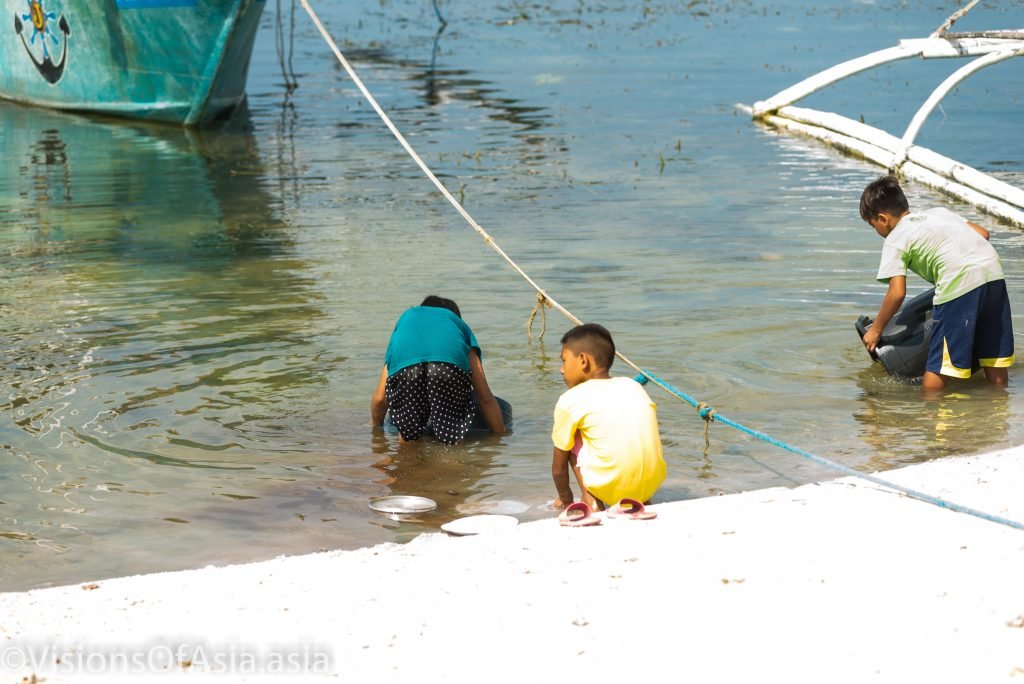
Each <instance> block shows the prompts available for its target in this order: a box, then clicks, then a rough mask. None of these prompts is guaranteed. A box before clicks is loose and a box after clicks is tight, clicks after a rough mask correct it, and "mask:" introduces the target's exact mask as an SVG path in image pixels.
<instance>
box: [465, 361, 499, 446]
mask: <svg viewBox="0 0 1024 684" xmlns="http://www.w3.org/2000/svg"><path fill="white" fill-rule="evenodd" d="M469 370H470V379H471V380H472V381H473V391H474V392H476V398H477V400H479V402H480V413H482V414H483V417H484V422H485V423H487V428H488V429H489V430H490V431H491V432H493V433H494V434H496V435H503V434H505V417H504V416H503V415H501V406H499V405H498V400H497V399H495V398H494V394H493V393H492V392H491V388H490V386H489V385H488V384H487V376H486V375H484V365H483V362H481V361H480V355H479V354H477V352H476V350H475V349H470V350H469Z"/></svg>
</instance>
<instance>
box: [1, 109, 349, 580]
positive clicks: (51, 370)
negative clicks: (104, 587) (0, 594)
mask: <svg viewBox="0 0 1024 684" xmlns="http://www.w3.org/2000/svg"><path fill="white" fill-rule="evenodd" d="M250 130H251V124H250V122H249V120H248V113H247V112H246V111H245V110H244V109H243V110H241V111H239V112H238V113H237V114H236V116H235V117H233V118H232V119H231V120H229V121H228V122H226V123H225V124H224V126H223V128H221V129H219V130H215V131H203V132H193V131H188V130H182V129H177V128H169V127H160V126H146V125H143V124H130V125H129V124H125V123H123V122H120V123H107V122H104V121H98V120H94V119H86V118H82V117H78V116H73V115H66V114H60V113H55V112H49V111H46V110H38V109H29V108H23V107H18V106H14V105H0V151H2V159H3V160H4V162H5V163H4V164H3V165H2V166H0V189H2V190H3V193H2V196H3V197H4V198H5V200H4V205H3V206H2V209H0V252H2V254H3V260H4V271H5V275H4V279H3V281H2V282H0V307H2V309H3V314H4V315H3V316H2V318H0V335H2V336H3V339H4V340H5V345H4V348H3V371H4V372H3V374H2V376H0V413H2V414H3V415H4V416H5V420H4V421H2V423H0V445H2V450H3V451H2V453H3V454H4V458H3V460H2V462H0V483H2V485H3V486H2V489H0V493H2V495H0V503H2V508H0V536H2V537H3V538H4V539H5V540H7V542H6V544H5V545H6V546H7V547H8V548H6V549H5V550H4V553H5V560H8V561H10V563H12V564H15V563H17V562H18V559H25V560H26V562H30V563H32V564H33V565H35V566H40V567H43V568H44V570H42V571H40V572H38V573H35V574H33V575H32V577H31V581H33V582H35V583H37V584H38V583H45V582H47V581H48V580H49V579H50V578H51V577H53V578H57V577H62V576H64V575H65V573H66V572H67V569H66V567H65V566H66V565H70V566H74V565H75V564H76V562H78V563H80V562H82V557H83V555H84V554H86V553H88V554H90V555H91V556H92V560H90V561H89V563H88V565H89V567H90V572H91V573H97V574H100V575H102V574H116V573H118V572H119V571H120V569H121V568H122V567H124V568H126V569H128V570H132V571H138V570H140V569H145V568H152V569H155V568H158V567H161V562H160V558H161V553H160V552H158V547H160V548H162V549H163V550H165V551H166V552H167V553H170V554H172V555H174V556H175V557H176V558H179V559H181V561H182V562H184V563H185V564H188V561H187V560H185V559H187V558H189V557H194V555H195V553H196V552H197V550H198V552H199V554H200V556H202V555H203V554H204V553H207V552H204V551H203V550H202V545H197V544H196V541H197V539H201V538H202V537H203V536H204V535H205V534H209V533H211V532H212V530H223V529H230V528H231V527H232V526H233V525H235V523H237V522H239V521H240V518H239V517H238V516H239V510H240V509H239V510H236V511H234V512H223V511H222V513H223V515H221V516H219V517H217V516H213V514H211V513H210V508H209V502H210V501H211V499H210V497H211V495H213V496H224V497H229V498H230V499H231V500H232V501H235V502H244V501H250V500H253V499H258V498H260V496H259V495H258V494H254V493H253V492H254V491H255V490H256V487H254V483H255V482H258V481H259V480H261V479H267V478H268V477H273V474H268V472H267V471H266V467H265V463H266V462H267V457H266V455H265V454H264V453H263V452H264V449H263V446H262V444H263V443H264V442H265V441H266V435H267V434H268V432H270V433H273V432H274V431H276V430H279V429H280V428H279V425H280V421H281V420H282V417H283V416H286V415H287V414H288V411H287V410H278V402H287V401H288V399H289V397H294V396H295V395H296V394H299V393H301V392H302V391H303V388H305V389H306V390H308V388H309V387H311V386H316V385H318V384H322V382H323V373H324V366H323V365H322V362H323V361H324V360H326V361H328V362H335V361H337V360H338V359H339V358H343V357H340V356H336V355H320V356H319V358H318V356H317V354H310V355H308V356H305V355H303V354H294V355H293V354H290V353H287V350H289V349H291V348H293V347H294V346H295V345H296V344H301V342H302V340H303V338H304V335H303V331H304V329H306V328H307V327H308V326H309V325H310V324H311V322H314V321H316V320H318V319H319V318H322V316H323V313H322V311H321V310H320V308H319V304H318V296H317V295H316V294H315V293H314V292H313V291H312V290H311V288H310V285H311V282H312V281H311V278H310V277H309V276H308V275H307V274H306V268H305V264H304V262H303V261H302V260H301V259H299V258H297V257H296V256H295V254H294V248H295V243H294V240H293V238H292V234H291V228H290V227H289V226H288V225H287V224H286V223H285V222H284V221H283V220H281V219H280V218H278V216H279V214H278V212H277V210H276V207H275V206H274V204H273V202H272V201H271V199H270V197H269V195H268V194H267V193H266V192H265V191H264V189H263V187H262V185H263V183H264V182H265V181H264V177H265V175H266V171H265V169H264V168H263V164H262V162H261V159H260V150H259V149H258V147H257V145H256V141H255V139H254V138H253V136H252V134H251V133H250V132H249V131H250ZM154 466H155V467H154ZM174 471H180V472H178V473H177V474H173V473H174ZM186 473H192V474H186ZM200 473H202V474H200ZM247 478H248V479H249V480H250V481H249V482H247V481H246V479H247ZM258 527H259V525H253V524H251V523H250V524H249V525H248V526H245V525H241V526H240V528H241V529H243V530H244V529H248V533H249V534H256V533H258V530H257V529H255V528H258ZM204 530H205V531H204ZM38 554H43V557H45V558H46V560H45V561H42V560H41V558H40V557H39V556H38ZM52 554H58V555H63V556H65V558H64V559H62V561H57V560H56V558H55V557H53V556H52ZM165 560H166V559H165ZM12 567H13V565H7V569H8V570H9V569H11V568H12ZM24 580H25V578H23V579H22V581H24Z"/></svg>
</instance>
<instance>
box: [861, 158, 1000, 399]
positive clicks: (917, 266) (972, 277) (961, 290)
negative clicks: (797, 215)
mask: <svg viewBox="0 0 1024 684" xmlns="http://www.w3.org/2000/svg"><path fill="white" fill-rule="evenodd" d="M860 216H861V218H862V219H864V220H865V221H866V222H867V223H868V224H869V225H870V226H871V227H872V228H874V229H875V231H876V232H877V233H878V234H879V236H881V237H883V238H885V243H884V244H883V246H882V260H881V264H880V266H879V267H878V280H880V281H881V282H883V283H888V285H889V289H888V291H887V292H886V294H885V298H884V299H883V300H882V307H881V309H879V311H878V315H877V316H876V317H875V321H874V323H872V324H871V327H870V328H868V331H867V333H865V334H864V346H865V347H866V348H867V350H868V351H869V352H870V351H874V349H875V347H876V346H877V345H878V339H879V337H880V336H881V334H882V331H883V330H884V329H885V325H886V323H888V322H889V321H890V320H891V319H892V317H893V316H894V315H895V314H896V312H897V311H899V308H900V305H901V304H903V298H904V297H905V296H906V293H907V271H908V270H910V271H913V272H914V273H916V274H917V275H919V276H921V277H922V278H924V279H925V280H927V281H928V282H929V283H931V284H932V285H934V286H935V299H934V304H935V306H934V309H933V310H932V329H931V335H932V337H931V346H930V348H929V352H928V362H927V365H926V366H925V369H926V370H925V372H924V378H923V379H922V382H921V385H922V387H923V388H924V389H925V390H926V391H935V390H941V389H943V388H944V387H945V386H946V381H947V379H948V378H969V377H971V375H972V373H973V372H974V370H973V369H974V368H975V367H976V366H980V367H981V368H982V369H983V370H984V371H985V378H986V379H987V380H988V381H989V382H991V383H994V384H996V385H1001V386H1005V385H1006V384H1007V381H1008V376H1009V374H1008V372H1007V369H1008V368H1009V366H1011V365H1013V359H1014V352H1013V324H1012V322H1011V320H1010V302H1009V299H1008V298H1007V294H1006V281H1005V280H1004V278H1003V267H1002V264H1001V263H1000V262H999V256H998V255H997V254H996V250H995V249H993V247H992V245H991V244H990V243H989V241H988V238H989V234H988V231H987V230H985V229H984V228H982V227H981V226H979V225H977V224H976V223H972V222H970V221H968V220H967V219H965V218H963V217H962V216H959V215H957V214H954V213H953V212H952V211H950V210H948V209H944V208H942V207H936V208H933V209H926V210H924V211H914V212H912V211H911V210H910V204H909V202H907V198H906V195H904V194H903V189H902V188H901V187H900V184H899V181H897V180H896V178H894V177H893V176H882V177H881V178H879V179H878V180H876V181H874V182H872V183H870V184H869V185H868V186H867V187H866V188H865V189H864V192H863V193H862V194H861V198H860Z"/></svg>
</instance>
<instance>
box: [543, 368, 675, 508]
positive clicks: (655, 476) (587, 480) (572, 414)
mask: <svg viewBox="0 0 1024 684" xmlns="http://www.w3.org/2000/svg"><path fill="white" fill-rule="evenodd" d="M577 431H578V432H579V433H580V436H581V437H582V441H583V446H582V447H581V448H580V451H579V454H578V456H577V459H576V465H577V466H579V469H580V473H581V474H582V475H583V482H584V484H585V485H586V487H587V489H588V490H590V493H591V494H593V495H594V496H596V497H597V498H598V499H600V500H601V501H603V502H604V503H606V504H608V505H612V504H616V503H618V502H619V501H620V500H621V499H623V498H626V497H628V498H631V499H636V500H637V501H647V500H648V499H650V498H651V496H653V495H654V492H656V491H657V490H658V487H659V486H660V485H661V483H662V482H663V481H664V480H665V473H666V471H667V468H666V466H665V460H664V459H663V458H662V455H661V437H660V435H659V434H658V416H657V414H656V412H655V405H654V402H653V401H651V398H650V397H649V396H647V392H646V391H645V390H644V388H643V387H642V386H641V385H640V383H638V382H636V381H635V380H632V379H630V378H608V379H604V380H587V381H585V382H581V383H580V384H578V385H576V386H575V387H573V388H571V389H569V390H567V391H566V392H565V393H564V394H562V396H561V397H559V399H558V403H557V404H556V405H555V426H554V428H553V429H552V430H551V441H552V442H554V445H555V446H556V447H558V448H559V449H563V450H565V451H572V448H573V446H574V445H575V443H576V433H577Z"/></svg>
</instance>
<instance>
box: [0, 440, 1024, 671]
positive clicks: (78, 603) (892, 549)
mask: <svg viewBox="0 0 1024 684" xmlns="http://www.w3.org/2000/svg"><path fill="white" fill-rule="evenodd" d="M884 477H885V478H887V479H890V480H892V481H894V482H898V483H900V484H902V485H904V486H908V487H914V488H916V489H920V490H923V491H927V492H929V493H931V494H934V495H937V496H942V497H946V498H949V499H951V500H955V501H957V502H958V503H961V504H964V505H967V506H971V507H974V508H978V509H981V510H984V511H986V512H989V513H992V514H996V515H1001V516H1004V517H1007V518H1011V519H1014V520H1024V495H1022V492H1021V484H1022V483H1024V449H1021V448H1017V449H1010V450H1005V451H1001V452H994V453H990V454H984V455H979V456H972V457H959V458H948V459H944V460H942V461H935V462H931V463H927V464H924V465H918V466H912V467H908V468H903V469H900V470H895V471H889V472H887V473H885V474H884ZM651 508H652V510H656V511H657V513H658V517H657V518H656V519H655V520H650V521H631V520H611V519H606V520H604V522H603V524H602V525H600V526H597V527H587V528H566V527H561V526H559V524H558V522H557V521H556V519H555V517H554V513H553V514H552V519H551V520H543V521H538V522H533V523H528V524H523V525H520V526H518V527H516V528H513V529H512V530H510V531H508V532H501V533H495V534H490V535H481V536H476V537H449V536H447V535H445V534H443V533H438V534H426V535H422V536H420V537H418V538H417V539H415V540H414V541H412V542H410V543H408V544H405V545H396V544H384V545H380V546H375V547H372V548H365V549H359V550H356V551H344V552H340V551H339V552H325V553H320V554H313V555H307V556H298V557H286V558H278V559H275V560H271V561H265V562H259V563H251V564H246V565H235V566H227V567H208V568H203V569H200V570H194V571H185V572H174V573H163V574H154V575H144V576H137V577H125V578H119V579H107V580H97V581H95V582H87V583H83V584H80V585H74V586H68V587H57V588H51V589H40V590H35V591H29V592H22V593H7V594H0V684H5V683H6V682H21V681H25V682H30V681H33V679H32V677H35V678H36V679H35V680H34V681H45V682H47V684H58V683H60V682H79V681H104V682H120V681H124V682H140V681H149V680H152V681H161V682H164V681H171V680H175V679H177V678H182V677H183V678H187V679H188V680H190V681H193V680H202V681H207V680H208V681H218V682H226V681H259V680H263V679H264V675H273V674H276V675H279V676H277V677H276V680H277V681H298V680H302V681H305V680H318V679H325V680H333V681H359V682H421V681H427V682H434V681H471V680H473V681H475V680H498V681H512V680H516V681H555V680H557V679H565V680H595V679H599V680H604V681H626V680H650V679H657V678H666V679H669V678H670V680H671V681H691V682H733V681H740V682H769V681H770V682H775V681H778V682H863V681H887V682H918V681H920V682H958V683H960V682H970V683H971V684H978V683H982V682H1009V683H1010V684H1012V683H1013V682H1021V683H1022V684H1024V532H1022V531H1021V530H1017V529H1013V528H1010V527H1007V526H1003V525H998V524H995V523H992V522H988V521H985V520H982V519H979V518H976V517H971V516H968V515H964V514H960V513H955V512H951V511H948V510H944V509H942V508H939V507H936V506H933V505H929V504H926V503H922V502H919V501H915V500H912V499H908V498H906V497H904V496H900V495H898V494H895V493H893V492H891V491H887V490H883V489H881V488H879V487H878V486H876V485H873V484H871V483H867V482H865V481H863V480H860V479H858V478H843V479H839V480H834V481H830V482H826V483H821V484H814V485H806V486H801V487H797V488H794V489H784V488H776V489H768V490H761V491H753V492H748V493H744V494H737V495H730V496H721V497H713V498H707V499H699V500H691V501H682V502H676V503H664V504H659V505H657V506H653V507H651ZM94 674H95V675H102V676H101V677H98V678H97V677H96V676H93V675H94Z"/></svg>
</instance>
